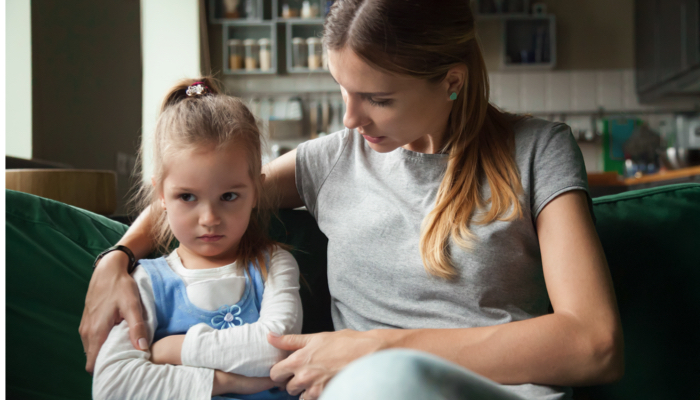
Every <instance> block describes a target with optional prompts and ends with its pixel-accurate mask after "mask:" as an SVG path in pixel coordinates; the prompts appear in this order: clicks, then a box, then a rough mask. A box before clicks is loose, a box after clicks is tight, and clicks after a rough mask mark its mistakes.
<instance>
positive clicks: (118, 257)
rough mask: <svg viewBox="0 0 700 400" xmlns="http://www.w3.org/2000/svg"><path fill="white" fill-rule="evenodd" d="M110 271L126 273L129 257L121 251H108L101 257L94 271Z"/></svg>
mask: <svg viewBox="0 0 700 400" xmlns="http://www.w3.org/2000/svg"><path fill="white" fill-rule="evenodd" d="M98 268H99V269H101V270H102V269H112V270H117V271H123V272H124V273H126V272H127V270H128V268H129V256H128V255H127V254H126V253H124V252H122V251H110V252H109V253H107V254H105V255H104V256H102V258H101V259H100V260H99V261H97V263H96V264H95V269H96V270H97V269H98Z"/></svg>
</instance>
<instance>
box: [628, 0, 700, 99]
mask: <svg viewBox="0 0 700 400" xmlns="http://www.w3.org/2000/svg"><path fill="white" fill-rule="evenodd" d="M699 24H700V7H699V6H698V0H636V2H635V30H636V34H635V37H636V39H635V40H636V43H635V49H636V72H637V82H636V87H637V94H638V95H639V98H640V100H641V101H642V102H653V101H654V100H658V99H661V98H663V97H666V96H673V95H688V94H691V95H700V84H698V81H700V30H699V29H698V28H699Z"/></svg>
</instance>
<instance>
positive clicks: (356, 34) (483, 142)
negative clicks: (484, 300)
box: [323, 0, 523, 279]
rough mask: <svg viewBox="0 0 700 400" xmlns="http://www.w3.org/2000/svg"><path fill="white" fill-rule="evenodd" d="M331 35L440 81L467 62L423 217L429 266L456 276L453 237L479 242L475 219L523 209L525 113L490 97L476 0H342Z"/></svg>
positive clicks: (400, 71) (403, 70)
mask: <svg viewBox="0 0 700 400" xmlns="http://www.w3.org/2000/svg"><path fill="white" fill-rule="evenodd" d="M323 41H324V44H325V46H326V47H327V48H328V49H330V50H342V49H344V48H348V49H351V50H352V51H353V52H355V53H356V54H357V55H358V56H359V57H360V58H362V59H363V60H364V61H365V62H367V63H368V64H369V65H372V66H374V67H376V68H378V69H380V70H382V71H385V72H388V73H391V74H397V75H404V76H412V77H416V78H419V79H425V80H428V81H430V82H434V83H438V82H441V81H442V80H443V79H444V78H445V77H446V75H447V72H448V71H449V70H450V68H452V67H454V66H457V65H460V64H465V65H466V66H467V79H466V80H465V83H464V87H462V89H461V91H460V92H459V94H458V97H457V99H456V100H455V101H454V103H453V105H452V111H451V113H450V119H449V123H448V131H447V133H446V136H445V142H444V144H443V148H442V151H443V152H444V153H447V154H449V162H448V165H447V170H446V172H445V176H444V178H443V179H442V182H441V183H440V187H439V189H438V193H437V197H436V200H435V208H434V209H433V210H432V211H431V212H430V213H429V214H428V215H427V216H426V217H425V219H424V220H423V225H422V230H421V239H420V252H421V257H422V258H423V263H424V266H425V269H426V270H427V271H428V272H429V273H430V274H432V275H435V276H439V277H442V278H445V279H453V278H455V277H456V276H457V271H456V269H455V268H454V266H453V265H452V263H451V258H450V254H449V243H450V239H452V240H454V242H455V243H456V244H457V245H459V246H460V247H461V248H464V249H471V248H473V245H474V241H475V240H476V236H475V235H474V233H473V232H472V230H471V229H470V225H471V224H472V223H476V224H488V223H490V222H492V221H495V220H506V221H507V220H513V219H516V218H521V217H522V207H521V204H520V201H519V196H520V195H521V194H522V192H523V189H522V184H521V182H520V175H519V172H518V167H517V165H516V163H515V159H514V147H515V135H514V128H513V126H514V124H515V122H517V121H518V120H520V119H522V118H523V117H519V116H515V115H511V114H507V113H504V112H502V111H500V110H499V109H497V108H496V107H495V106H493V105H492V104H490V103H489V82H488V74H487V72H486V65H485V64H484V59H483V56H482V54H481V49H480V47H479V44H478V43H477V40H476V31H475V28H474V17H473V15H472V12H471V9H470V7H469V2H468V1H466V0H443V1H440V2H434V1H427V0H424V1H410V2H406V1H403V0H371V1H370V0H344V1H339V2H336V3H335V4H334V5H333V7H332V8H331V12H330V14H329V15H328V17H327V19H326V22H325V24H324V35H323ZM446 95H447V94H446ZM482 177H485V178H486V180H487V182H488V185H489V187H490V190H491V195H490V197H488V198H484V196H483V192H482V185H481V179H482ZM488 206H490V209H488V210H486V209H487V207H488Z"/></svg>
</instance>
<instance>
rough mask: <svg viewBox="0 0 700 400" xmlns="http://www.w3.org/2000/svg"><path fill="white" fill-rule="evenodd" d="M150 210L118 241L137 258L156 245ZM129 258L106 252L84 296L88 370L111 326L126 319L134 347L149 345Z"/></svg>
mask: <svg viewBox="0 0 700 400" xmlns="http://www.w3.org/2000/svg"><path fill="white" fill-rule="evenodd" d="M150 229H151V226H150V218H149V210H148V209H147V210H146V211H144V212H143V213H141V215H140V216H139V217H138V218H137V219H136V221H134V223H133V224H132V225H131V227H130V228H129V230H127V231H126V233H125V234H124V237H122V239H121V240H120V241H119V242H118V244H121V245H123V246H126V247H128V248H129V249H130V250H131V251H132V252H133V253H134V256H136V259H141V258H143V257H146V256H147V255H148V253H149V252H150V251H151V249H152V247H153V243H152V241H151V239H150V236H149V234H148V232H150ZM128 264H129V258H128V257H127V255H126V254H124V253H123V252H121V251H113V252H110V253H108V254H107V255H105V256H104V257H103V258H102V259H101V260H100V262H99V263H98V267H97V268H95V271H94V272H93V273H92V278H90V285H89V286H88V292H87V295H86V297H85V308H84V309H83V317H82V319H81V320H80V328H79V329H78V330H79V332H80V338H81V339H82V341H83V349H84V350H85V355H86V357H87V362H86V364H85V370H87V371H88V372H90V373H92V372H93V369H94V367H95V359H96V358H97V353H99V351H100V348H101V347H102V344H103V343H104V342H105V340H106V339H107V335H109V332H110V331H111V330H112V327H114V326H115V325H117V324H119V323H120V322H121V321H122V320H126V322H127V324H128V325H129V327H130V328H131V329H129V339H130V341H131V344H132V346H133V347H134V348H135V349H142V350H144V347H146V345H147V341H146V337H147V336H146V334H147V331H146V326H145V324H144V321H143V316H142V315H141V300H140V299H139V293H138V287H137V285H136V282H134V280H133V279H132V278H131V276H129V274H128V273H127V266H128Z"/></svg>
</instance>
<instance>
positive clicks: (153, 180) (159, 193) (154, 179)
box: [151, 176, 165, 210]
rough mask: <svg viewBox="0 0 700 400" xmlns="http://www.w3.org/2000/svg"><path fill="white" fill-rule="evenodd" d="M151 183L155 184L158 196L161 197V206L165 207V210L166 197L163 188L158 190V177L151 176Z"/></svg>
mask: <svg viewBox="0 0 700 400" xmlns="http://www.w3.org/2000/svg"><path fill="white" fill-rule="evenodd" d="M151 184H152V185H153V188H154V189H155V191H156V193H158V198H159V199H160V206H161V207H163V210H165V197H164V196H163V192H162V191H161V190H158V185H156V178H155V177H153V176H152V177H151Z"/></svg>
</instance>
